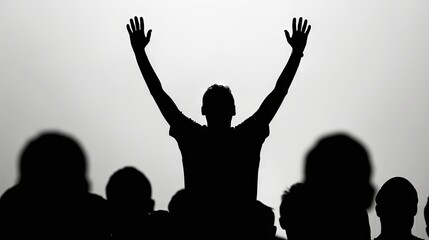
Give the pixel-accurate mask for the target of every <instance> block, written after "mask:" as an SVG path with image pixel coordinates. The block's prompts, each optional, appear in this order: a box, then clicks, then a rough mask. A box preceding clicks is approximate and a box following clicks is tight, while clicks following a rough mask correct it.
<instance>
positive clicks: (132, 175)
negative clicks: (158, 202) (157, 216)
mask: <svg viewBox="0 0 429 240" xmlns="http://www.w3.org/2000/svg"><path fill="white" fill-rule="evenodd" d="M106 197H107V200H108V201H109V202H112V201H113V202H118V203H121V202H123V200H124V201H128V200H136V201H139V200H148V201H149V200H151V197H152V188H151V185H150V182H149V179H147V177H146V176H145V175H144V174H143V173H142V172H140V171H139V170H137V169H136V168H134V167H124V168H122V169H119V170H118V171H116V172H115V173H113V174H112V176H111V177H110V179H109V182H108V183H107V185H106ZM141 204H144V203H143V202H142V203H141Z"/></svg>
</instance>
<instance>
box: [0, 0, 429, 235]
mask: <svg viewBox="0 0 429 240" xmlns="http://www.w3.org/2000/svg"><path fill="white" fill-rule="evenodd" d="M428 9H429V1H427V0H376V1H374V0H361V1H349V0H325V1H316V0H314V1H306V0H300V1H298V0H294V1H280V0H264V1H249V0H240V1H238V0H204V1H203V0H188V1H183V0H181V1H177V0H150V1H149V0H147V1H101V0H97V1H83V0H73V1H72V0H65V1H55V0H51V1H48V0H39V1H31V0H13V1H12V0H3V1H2V2H1V3H0V34H1V37H0V107H1V112H0V119H1V120H0V123H1V124H0V133H1V136H0V153H1V160H0V194H1V193H3V192H4V191H5V190H6V189H7V188H8V187H10V186H12V185H13V184H14V183H15V181H16V177H17V174H16V173H17V159H18V156H19V153H20V151H21V149H22V147H23V145H24V144H25V143H26V142H27V140H28V139H29V138H30V137H32V136H34V135H36V134H38V133H39V132H41V131H43V130H52V129H53V130H61V131H64V132H67V133H70V134H72V135H73V136H75V137H76V138H77V139H78V140H79V141H80V142H81V144H82V145H83V146H84V148H85V150H86V153H87V155H88V159H89V164H90V169H89V178H90V180H91V182H92V191H93V192H95V193H98V194H100V195H103V196H104V187H105V184H106V182H107V180H108V178H109V176H110V174H112V173H113V172H114V171H116V170H117V169H119V168H121V167H123V166H125V165H133V166H136V167H137V168H139V169H140V170H141V171H143V172H144V173H145V174H146V175H147V177H148V178H149V179H150V181H151V183H152V187H153V197H154V199H155V201H156V208H157V209H166V207H167V204H168V202H169V200H170V198H171V196H172V195H173V194H174V193H175V192H176V191H177V190H179V189H180V188H182V187H183V173H182V166H181V156H180V152H179V149H178V147H177V144H176V142H175V140H174V139H173V138H171V137H169V136H168V125H167V123H166V122H165V121H164V119H163V118H162V116H161V114H160V112H159V110H158V109H157V107H156V105H155V103H154V101H153V99H152V98H151V96H150V94H149V92H148V90H147V87H146V86H145V83H144V81H143V79H142V77H141V75H140V72H139V69H138V67H137V64H136V61H135V58H134V55H133V52H132V49H131V46H130V44H129V37H128V34H127V31H126V29H125V25H126V24H127V23H128V20H129V18H130V17H132V16H135V15H137V16H144V17H145V20H146V25H147V27H148V28H152V29H153V33H152V39H151V43H150V44H149V46H148V50H147V51H148V55H149V58H150V60H151V62H152V64H153V66H154V68H155V70H156V72H157V74H158V76H159V78H160V79H161V81H162V83H163V86H164V88H165V90H166V91H167V92H168V93H169V94H170V96H171V97H172V98H173V99H174V100H175V102H176V104H177V105H178V106H179V108H180V109H181V110H182V111H183V112H184V113H185V114H186V115H188V116H189V117H191V118H193V119H195V120H196V121H198V122H200V123H205V120H204V118H203V117H202V116H201V114H200V107H201V98H202V94H203V93H204V91H205V89H206V88H207V87H208V86H210V85H211V84H213V83H221V84H226V85H229V86H230V87H231V89H232V92H233V94H234V96H235V99H236V106H237V116H236V117H235V118H234V119H233V125H237V124H239V123H240V122H241V121H242V120H244V119H245V118H247V117H248V116H250V115H251V114H252V113H253V112H254V111H255V110H256V109H257V108H258V107H259V105H260V103H261V102H262V100H263V99H264V98H265V96H266V95H267V94H268V93H269V92H270V91H271V89H272V88H273V87H274V84H275V82H276V80H277V77H278V76H279V74H280V72H281V70H282V69H283V67H284V65H285V64H286V61H287V59H288V57H289V54H290V51H291V48H290V46H289V45H288V43H287V41H286V39H285V36H284V33H283V30H284V29H289V30H290V29H291V22H292V18H293V17H299V16H303V17H304V18H307V19H308V20H309V22H310V24H311V25H312V30H311V33H310V36H309V40H308V44H307V49H306V51H305V56H304V58H303V60H302V62H301V66H300V68H299V69H298V73H297V75H296V77H295V80H294V82H293V84H292V87H291V89H290V91H289V95H288V96H287V97H286V99H285V102H284V103H283V105H282V107H281V108H280V110H279V112H278V114H277V115H276V117H275V118H274V120H273V122H272V123H271V124H270V128H271V135H270V136H269V137H268V139H267V140H266V142H265V144H264V147H263V149H262V153H261V167H260V178H259V193H258V198H259V199H260V200H261V201H262V202H264V203H265V204H267V205H269V206H271V207H273V208H274V210H275V213H276V218H278V206H279V204H280V196H281V194H282V192H283V190H285V189H286V188H287V187H289V186H290V185H292V184H293V183H295V182H297V181H300V180H301V179H302V162H303V158H304V156H305V153H306V152H307V150H308V149H309V148H310V147H311V146H312V145H313V144H314V143H315V141H316V140H317V139H318V138H319V137H320V136H322V135H324V134H327V133H331V132H334V131H347V132H349V133H351V134H352V135H353V136H355V137H356V138H358V139H359V140H361V141H362V142H363V143H364V144H365V145H366V147H367V148H368V150H369V152H370V154H371V158H372V160H373V167H374V174H373V178H372V180H373V182H374V184H375V185H376V187H377V188H379V187H380V186H381V185H382V184H383V183H384V182H385V181H386V180H387V179H389V178H391V177H393V176H403V177H406V178H407V179H409V180H410V181H411V182H412V183H413V184H414V186H415V187H416V189H417V191H418V193H419V199H420V201H419V212H418V214H417V216H416V221H415V225H414V229H413V233H414V234H415V235H417V236H419V237H424V238H427V237H426V234H425V232H424V228H425V223H424V220H423V208H424V205H425V204H426V199H427V197H428V195H429V190H428V188H427V186H428V185H427V183H428V180H429V177H428V174H427V170H428V164H427V162H428V160H427V158H428V157H429V147H428V146H427V144H428V143H429V141H428V140H429V126H427V122H428V120H429V106H428V104H429V101H428V100H429V95H428V94H427V91H428V89H429V67H428V61H427V59H428V55H429V45H428V43H429V27H428V23H429V15H428V14H427V10H428ZM370 220H371V226H372V235H373V236H377V235H378V234H379V232H380V226H379V224H378V222H379V220H378V218H377V217H376V216H375V214H374V211H373V208H372V209H371V211H370ZM276 221H277V220H276ZM278 234H279V235H282V236H285V234H284V231H283V230H281V229H279V230H278Z"/></svg>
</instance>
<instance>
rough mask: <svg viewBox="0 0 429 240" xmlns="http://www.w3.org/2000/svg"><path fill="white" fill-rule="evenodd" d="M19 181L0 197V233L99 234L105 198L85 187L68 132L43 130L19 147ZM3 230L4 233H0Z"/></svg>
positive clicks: (80, 159)
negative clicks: (43, 131)
mask: <svg viewBox="0 0 429 240" xmlns="http://www.w3.org/2000/svg"><path fill="white" fill-rule="evenodd" d="M19 172H20V176H19V182H18V184H17V185H15V186H13V187H12V188H10V189H8V190H7V191H6V192H5V193H4V194H3V195H2V197H1V198H0V212H1V213H0V215H3V216H2V219H0V225H1V226H2V227H4V228H3V229H2V231H1V232H0V238H1V239H29V238H45V239H79V238H84V239H86V238H88V239H101V238H104V237H107V236H108V235H109V229H108V227H107V221H106V217H105V216H106V210H107V209H106V208H107V207H106V202H105V200H104V199H103V198H102V197H100V196H98V195H95V194H91V193H89V192H88V181H87V178H86V159H85V155H84V153H83V151H82V148H81V147H80V145H79V144H78V143H77V142H76V141H75V140H74V139H73V138H72V137H70V136H68V135H66V134H64V133H59V132H45V133H42V134H40V135H38V136H36V137H34V138H32V139H31V140H30V141H29V142H28V143H27V145H26V146H25V147H24V150H23V151H22V153H21V158H20V162H19ZM2 234H4V236H2Z"/></svg>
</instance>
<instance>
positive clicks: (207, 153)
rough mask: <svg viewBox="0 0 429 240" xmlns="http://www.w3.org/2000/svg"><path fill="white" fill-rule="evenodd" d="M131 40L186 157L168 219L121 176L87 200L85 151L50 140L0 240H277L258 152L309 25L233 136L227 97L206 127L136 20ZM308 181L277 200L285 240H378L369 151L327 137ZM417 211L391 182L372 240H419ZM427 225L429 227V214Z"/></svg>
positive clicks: (7, 197)
mask: <svg viewBox="0 0 429 240" xmlns="http://www.w3.org/2000/svg"><path fill="white" fill-rule="evenodd" d="M127 30H128V33H129V36H130V40H131V45H132V49H133V51H134V53H135V56H136V60H137V63H138V66H139V68H140V71H141V73H142V75H143V78H144V80H145V82H146V85H147V87H148V89H149V91H150V94H151V95H152V97H153V98H154V100H155V103H156V104H157V106H158V108H159V110H160V112H161V114H162V116H163V117H164V118H165V120H166V121H167V123H168V124H169V126H170V132H169V134H170V136H172V137H173V138H175V139H176V141H177V144H178V147H179V149H180V152H181V155H182V164H183V172H184V183H185V186H184V189H180V190H178V191H177V193H176V194H175V195H174V196H173V197H172V198H171V201H170V203H169V205H168V211H167V210H154V206H155V201H154V200H153V199H152V187H151V183H150V181H149V179H148V178H147V177H146V176H145V175H144V173H143V172H141V171H140V170H138V169H137V168H135V167H133V166H125V167H123V168H121V169H119V170H117V171H116V172H114V173H113V174H112V175H111V177H110V179H109V180H108V182H107V184H106V199H104V198H102V197H101V196H98V195H95V194H92V193H90V192H89V181H88V179H87V172H86V165H87V163H86V157H85V154H84V151H83V149H82V148H81V146H80V145H79V143H78V142H77V141H76V140H75V139H74V138H73V137H71V136H69V135H68V134H65V133H61V132H53V131H51V132H44V133H41V134H40V135H38V136H36V137H35V138H33V139H31V140H30V141H29V143H28V144H27V145H26V146H25V147H24V148H23V151H22V153H21V156H20V159H19V179H18V182H17V184H16V185H15V186H12V187H11V188H9V189H8V190H7V191H6V192H5V193H4V194H3V195H2V196H1V198H0V226H1V229H0V239H30V238H41V239H42V238H43V239H173V238H175V239H281V238H279V237H277V236H276V233H277V230H278V229H277V228H276V226H275V224H274V222H275V218H276V217H275V214H274V212H273V210H272V208H271V207H269V206H266V205H265V204H264V203H262V202H260V201H258V200H257V191H258V189H257V186H258V172H259V165H260V160H261V159H260V152H261V149H262V145H263V143H264V141H265V139H266V138H267V137H268V136H269V133H270V129H269V124H270V122H271V120H272V119H273V118H274V116H275V114H276V113H277V111H278V110H279V108H280V106H281V104H282V102H283V100H284V98H285V96H286V95H287V93H288V90H289V87H290V85H291V83H292V81H293V79H294V76H295V74H296V72H297V69H298V67H299V65H300V61H301V59H302V57H303V56H304V50H305V46H306V44H307V38H308V36H309V33H310V30H311V26H310V25H308V22H307V20H304V19H302V18H299V19H298V20H297V19H295V18H294V19H293V21H292V32H291V33H289V32H288V31H287V30H285V38H286V41H287V43H288V44H289V45H290V46H291V48H292V52H291V55H290V57H289V60H288V62H287V63H286V65H285V67H284V69H283V71H282V73H281V74H280V76H279V78H278V79H277V81H276V83H275V84H274V88H273V90H272V91H271V92H270V93H269V94H268V96H267V97H266V98H265V99H264V101H263V102H262V103H261V105H260V107H259V108H258V110H257V111H256V112H255V113H254V114H253V115H251V116H250V117H249V118H247V119H246V120H245V121H243V122H242V123H240V124H238V125H237V126H235V127H232V126H231V121H232V118H233V117H234V116H235V114H236V109H235V104H234V97H233V95H232V93H231V90H230V89H229V87H227V86H222V85H217V84H214V85H212V86H210V87H209V88H208V89H207V91H206V92H205V93H204V96H203V99H202V107H201V114H202V115H203V116H205V118H206V121H207V124H206V125H201V124H199V123H196V122H195V121H193V120H192V119H190V118H188V117H186V116H185V115H184V114H183V113H182V112H181V111H180V110H179V109H178V107H177V106H176V104H175V103H174V102H173V100H172V99H171V98H170V97H169V95H168V94H167V93H166V92H165V91H164V89H163V88H162V85H161V82H160V80H159V79H158V77H157V75H156V73H155V71H154V70H153V68H152V66H151V63H150V61H149V58H148V56H147V54H146V51H145V49H146V47H147V46H148V44H149V43H150V38H151V34H152V30H149V31H148V32H147V33H146V32H145V28H144V22H143V18H141V17H140V18H137V17H134V18H133V19H130V23H129V24H127ZM303 173H304V179H303V181H302V182H298V183H295V184H293V185H292V186H291V187H290V189H287V190H286V191H285V192H284V193H283V195H282V202H281V205H280V216H278V217H279V222H280V225H281V228H282V229H283V230H285V232H286V235H287V237H288V239H290V240H296V239H299V240H303V239H356V240H367V239H371V229H370V224H369V220H368V214H367V210H368V208H369V207H370V206H371V204H372V203H373V199H374V194H375V189H374V187H373V185H372V183H371V181H370V179H371V175H372V166H371V160H370V157H369V154H368V153H367V150H366V148H365V147H364V146H363V144H362V143H360V142H359V141H358V140H356V139H355V138H354V137H352V136H351V135H349V134H347V133H333V134H330V135H327V136H323V137H322V138H321V139H320V140H319V141H318V142H317V143H316V144H315V145H314V146H313V147H312V148H311V149H310V150H309V151H308V154H307V155H306V158H305V159H304V172H303ZM280 194H281V193H279V195H280ZM417 203H418V196H417V191H416V189H415V188H414V187H413V185H412V184H411V183H410V182H409V181H408V180H407V179H405V178H403V177H393V178H391V179H389V180H388V181H387V182H386V183H385V184H384V185H383V186H382V187H381V189H380V190H379V191H378V193H377V194H376V197H375V204H376V205H375V207H376V213H377V216H378V217H379V218H380V223H381V233H380V235H379V236H378V237H377V238H376V240H384V239H419V238H417V237H415V236H413V235H412V233H411V228H412V227H413V224H414V217H415V215H416V213H417ZM424 216H425V220H426V222H427V223H429V206H426V208H425V211H424ZM427 229H428V228H426V230H427ZM427 232H428V235H429V231H428V230H427Z"/></svg>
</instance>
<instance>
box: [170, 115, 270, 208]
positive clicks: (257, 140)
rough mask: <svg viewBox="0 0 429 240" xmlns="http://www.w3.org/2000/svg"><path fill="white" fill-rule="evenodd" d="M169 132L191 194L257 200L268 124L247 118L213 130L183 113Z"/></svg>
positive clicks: (234, 199) (186, 186)
mask: <svg viewBox="0 0 429 240" xmlns="http://www.w3.org/2000/svg"><path fill="white" fill-rule="evenodd" d="M170 135H171V136H172V137H174V138H175V139H176V140H177V142H178V145H179V148H180V151H181V153H182V160H183V170H184V175H185V188H186V190H187V191H188V192H189V194H190V196H192V197H193V198H194V197H195V195H198V196H201V197H203V196H210V198H216V199H217V200H218V201H220V200H221V199H225V200H227V201H231V200H233V201H240V202H241V201H243V200H244V201H247V200H256V194H257V183H258V168H259V161H260V151H261V148H262V144H263V142H264V141H265V138H266V137H267V136H268V135H269V127H268V124H267V125H263V124H261V123H259V122H257V121H256V119H255V118H252V117H250V118H249V119H247V120H246V121H244V122H243V123H241V124H240V125H238V126H236V127H233V128H229V129H226V130H223V131H216V130H213V129H211V128H209V127H207V126H202V125H200V124H198V123H196V122H194V121H193V120H191V119H189V118H187V117H185V116H184V115H182V116H181V119H178V120H177V121H175V123H174V124H173V125H172V126H171V129H170ZM226 198H228V199H226Z"/></svg>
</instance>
